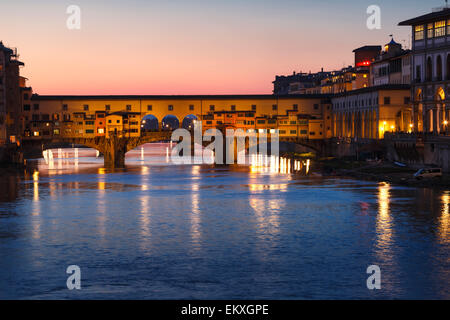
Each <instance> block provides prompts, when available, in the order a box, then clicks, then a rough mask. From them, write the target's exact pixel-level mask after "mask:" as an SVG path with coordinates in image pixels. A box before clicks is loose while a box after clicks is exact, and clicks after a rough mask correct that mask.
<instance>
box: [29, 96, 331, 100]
mask: <svg viewBox="0 0 450 320" xmlns="http://www.w3.org/2000/svg"><path fill="white" fill-rule="evenodd" d="M327 97H328V95H324V94H290V95H273V94H249V95H79V96H78V95H39V94H33V96H32V100H37V101H39V100H228V99H248V100H250V99H261V100H263V99H267V100H271V99H321V98H327Z"/></svg>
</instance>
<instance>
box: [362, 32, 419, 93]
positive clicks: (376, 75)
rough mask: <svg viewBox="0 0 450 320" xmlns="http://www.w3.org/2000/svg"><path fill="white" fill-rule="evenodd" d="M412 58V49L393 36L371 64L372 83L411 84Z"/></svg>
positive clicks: (377, 84)
mask: <svg viewBox="0 0 450 320" xmlns="http://www.w3.org/2000/svg"><path fill="white" fill-rule="evenodd" d="M411 58H412V53H411V51H410V50H404V49H403V48H402V45H401V44H399V43H397V42H395V41H394V38H392V40H391V42H389V43H388V44H386V45H385V46H384V50H383V51H382V52H381V53H380V55H379V56H378V57H377V58H376V59H375V61H373V62H372V64H371V66H370V85H371V86H382V85H388V84H408V85H409V84H411V69H412V68H411Z"/></svg>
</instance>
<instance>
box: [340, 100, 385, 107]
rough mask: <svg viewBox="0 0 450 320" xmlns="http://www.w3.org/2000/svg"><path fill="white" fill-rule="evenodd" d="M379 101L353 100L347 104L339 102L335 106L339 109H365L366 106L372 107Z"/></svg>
mask: <svg viewBox="0 0 450 320" xmlns="http://www.w3.org/2000/svg"><path fill="white" fill-rule="evenodd" d="M376 102H377V99H367V100H353V101H348V102H347V103H346V102H344V101H343V102H337V103H336V104H335V106H336V107H337V108H345V107H364V106H365V105H366V104H367V106H370V105H371V104H372V103H373V104H375V103H376Z"/></svg>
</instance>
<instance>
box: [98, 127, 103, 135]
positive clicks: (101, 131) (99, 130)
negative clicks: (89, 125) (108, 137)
mask: <svg viewBox="0 0 450 320" xmlns="http://www.w3.org/2000/svg"><path fill="white" fill-rule="evenodd" d="M97 132H98V133H99V134H104V133H105V129H103V128H98V130H97Z"/></svg>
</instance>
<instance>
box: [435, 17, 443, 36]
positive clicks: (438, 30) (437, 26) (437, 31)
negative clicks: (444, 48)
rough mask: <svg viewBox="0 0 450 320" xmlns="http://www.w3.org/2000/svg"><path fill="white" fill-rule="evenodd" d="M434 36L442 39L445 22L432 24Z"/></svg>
mask: <svg viewBox="0 0 450 320" xmlns="http://www.w3.org/2000/svg"><path fill="white" fill-rule="evenodd" d="M434 30H435V31H434V36H435V37H443V36H445V20H444V21H438V22H435V23H434Z"/></svg>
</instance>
